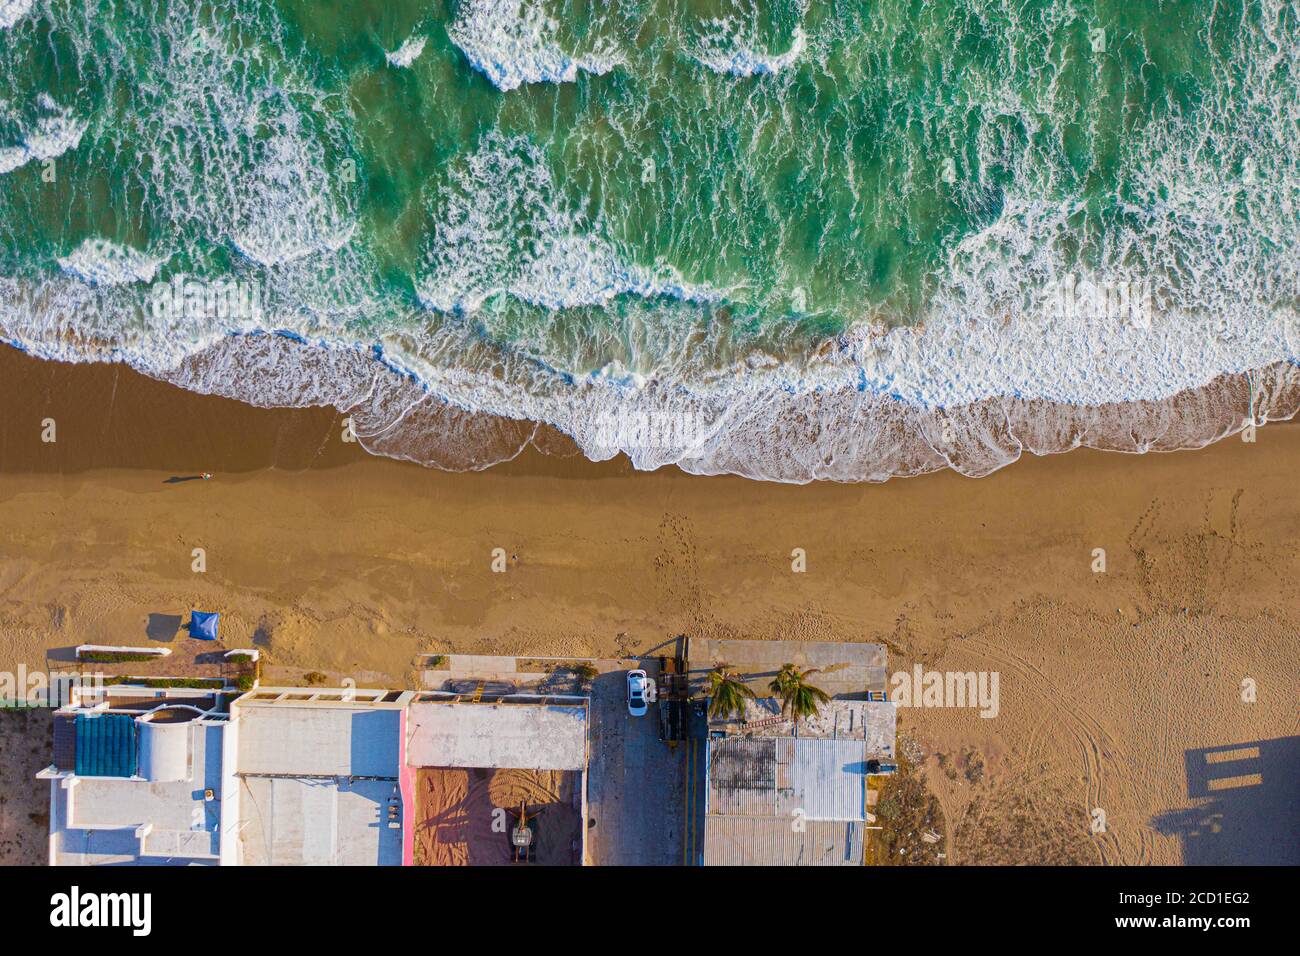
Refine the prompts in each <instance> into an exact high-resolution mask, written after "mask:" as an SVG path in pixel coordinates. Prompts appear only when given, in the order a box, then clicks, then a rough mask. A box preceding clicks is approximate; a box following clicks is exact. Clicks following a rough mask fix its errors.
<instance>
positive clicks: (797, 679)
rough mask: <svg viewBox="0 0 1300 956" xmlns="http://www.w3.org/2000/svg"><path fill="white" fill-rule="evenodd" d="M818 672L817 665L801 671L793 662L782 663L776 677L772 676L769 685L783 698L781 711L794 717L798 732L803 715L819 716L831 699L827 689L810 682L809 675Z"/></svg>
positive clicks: (774, 692)
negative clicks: (823, 706) (818, 712)
mask: <svg viewBox="0 0 1300 956" xmlns="http://www.w3.org/2000/svg"><path fill="white" fill-rule="evenodd" d="M816 673H817V668H816V667H810V668H809V669H808V670H803V671H801V670H800V669H799V668H798V667H796V666H795V665H793V664H782V665H781V669H780V670H779V671H777V674H776V677H774V678H772V683H770V684H768V685H767V686H768V687H769V688H771V690H772V693H773V694H775V695H776V696H777V697H780V698H781V711H782V712H783V713H789V714H790V716H791V717H793V718H794V727H795V731H796V732H798V730H799V719H800V718H801V717H815V716H817V711H818V710H820V709H821V705H822V704H825V703H828V702H829V701H830V699H831V698H830V695H829V694H827V693H826V691H824V690H822V689H821V688H820V687H815V686H813V685H812V684H810V683H808V675H810V674H816Z"/></svg>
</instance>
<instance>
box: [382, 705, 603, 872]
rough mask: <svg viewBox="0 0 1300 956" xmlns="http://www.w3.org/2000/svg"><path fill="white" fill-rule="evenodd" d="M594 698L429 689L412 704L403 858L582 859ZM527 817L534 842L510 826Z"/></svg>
mask: <svg viewBox="0 0 1300 956" xmlns="http://www.w3.org/2000/svg"><path fill="white" fill-rule="evenodd" d="M588 715H589V699H588V698H587V697H586V696H583V695H577V694H565V695H540V694H525V693H516V692H504V693H497V694H488V693H484V691H483V687H482V685H480V686H479V688H478V689H477V690H476V691H474V692H472V693H455V692H447V691H426V692H422V693H420V694H417V695H416V696H415V697H414V699H413V700H412V701H411V703H410V705H409V707H408V710H407V721H406V737H405V760H406V763H405V767H404V769H403V785H402V786H403V792H404V794H406V800H407V804H408V806H411V807H412V808H413V821H414V822H413V825H412V826H411V827H410V829H409V830H408V831H407V833H406V836H405V847H404V849H403V859H404V862H406V863H407V864H415V865H426V866H482V865H496V864H508V863H511V862H521V861H522V862H536V863H542V864H549V865H581V864H582V862H583V860H584V858H585V855H586V832H587V828H586V826H585V821H586V807H587V802H586V801H587V766H588V747H587V733H588ZM521 824H522V825H523V826H525V827H526V828H527V829H528V831H529V839H530V841H531V842H530V843H529V844H528V845H527V846H518V845H517V844H515V843H514V842H513V841H512V835H513V834H514V832H515V831H517V830H519V829H520V827H521Z"/></svg>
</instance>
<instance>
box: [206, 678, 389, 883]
mask: <svg viewBox="0 0 1300 956" xmlns="http://www.w3.org/2000/svg"><path fill="white" fill-rule="evenodd" d="M412 696H413V695H412V694H411V693H410V692H403V691H387V690H356V689H341V688H331V689H320V688H301V687H264V688H258V689H256V690H254V691H252V692H250V693H248V694H245V695H243V696H242V697H240V698H238V699H237V700H236V701H235V702H234V703H233V704H232V705H231V708H230V711H231V714H230V716H231V721H230V729H229V732H230V733H231V734H232V735H233V736H234V741H233V744H234V746H233V753H234V755H235V756H234V768H233V777H234V780H233V781H232V782H231V785H230V787H229V788H228V792H227V796H226V800H227V802H226V805H225V813H226V815H227V816H228V817H229V818H231V819H235V820H237V821H238V825H237V828H236V832H237V839H235V840H232V841H231V846H230V847H229V851H230V853H229V858H228V859H227V860H225V862H229V863H235V864H247V865H268V864H269V865H274V866H286V865H304V864H308V865H309V864H316V865H350V866H376V865H378V866H398V865H400V864H401V862H402V844H403V826H404V821H405V820H406V818H407V814H406V813H405V807H404V804H403V798H402V792H401V785H400V777H401V768H402V765H403V757H402V742H403V739H404V721H405V719H406V706H407V703H408V701H409V700H410V699H411V697H412Z"/></svg>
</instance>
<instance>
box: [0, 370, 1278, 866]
mask: <svg viewBox="0 0 1300 956" xmlns="http://www.w3.org/2000/svg"><path fill="white" fill-rule="evenodd" d="M0 389H3V391H2V392H0V397H2V399H3V401H4V404H5V409H6V413H5V415H4V416H2V417H0V528H3V529H4V533H3V535H2V536H0V662H2V663H3V666H0V670H14V669H16V668H17V667H18V666H20V665H25V666H26V667H27V668H28V669H29V671H30V670H32V669H54V668H55V667H57V666H58V664H59V662H60V661H61V660H63V657H62V655H65V654H66V652H67V649H68V648H70V647H73V646H75V645H77V644H79V643H83V642H85V643H112V644H141V645H149V646H157V645H156V644H154V643H153V642H155V641H169V640H172V639H173V635H174V633H175V629H176V627H177V626H178V624H179V621H180V620H181V618H182V617H183V616H184V615H186V614H187V613H188V611H189V610H190V609H193V608H199V609H204V610H217V611H220V612H221V613H222V634H221V637H222V642H221V646H223V647H226V648H230V647H239V646H243V647H248V646H256V647H258V648H259V649H261V650H262V652H263V655H264V661H265V663H266V667H267V671H266V675H265V679H266V680H267V681H268V682H276V683H298V682H300V681H302V680H303V678H304V676H305V674H306V673H307V672H310V671H320V672H322V673H324V674H326V675H327V677H328V679H329V680H330V681H339V680H342V679H344V678H351V679H354V680H356V681H357V683H358V685H359V686H379V685H384V684H391V685H400V686H408V685H409V686H414V685H415V684H416V683H417V682H418V665H417V662H418V659H419V655H422V654H437V653H488V654H491V653H497V654H529V655H548V656H563V657H603V658H625V657H630V656H632V655H636V654H643V653H648V652H650V651H652V650H653V649H654V648H656V647H659V646H660V645H662V644H663V643H664V642H666V641H670V640H672V639H673V638H675V637H676V636H677V635H679V634H687V635H689V636H692V637H745V638H753V639H762V640H774V639H781V640H791V641H803V640H830V641H872V642H880V643H883V644H885V645H887V647H888V648H889V664H888V666H889V670H890V672H891V673H896V672H899V671H909V670H910V669H911V668H912V667H913V666H914V665H915V664H918V663H919V664H922V665H923V666H924V667H925V668H926V669H927V670H929V669H939V670H945V669H955V670H962V671H998V672H1000V673H1001V675H1002V676H1001V685H1000V686H1001V691H1000V693H1001V698H1002V699H1001V706H1000V708H999V711H998V716H997V717H996V719H983V718H981V717H979V716H978V714H977V713H976V712H975V711H973V710H942V709H910V710H902V711H900V715H899V716H900V733H901V734H902V735H903V736H904V737H905V738H906V739H907V740H909V741H911V744H909V746H913V747H914V748H915V752H917V753H918V761H919V763H920V764H921V765H922V767H923V768H924V771H925V778H926V781H927V786H928V787H930V789H931V790H932V792H934V793H935V794H936V796H937V799H939V801H940V803H941V805H942V807H943V811H944V814H945V816H946V817H947V819H948V825H947V826H948V830H947V841H948V849H947V852H948V854H949V859H950V860H951V861H953V862H1035V861H1037V862H1043V861H1046V860H1048V859H1051V858H1054V857H1059V858H1061V859H1071V860H1086V861H1090V862H1154V863H1161V862H1163V863H1176V862H1179V861H1180V860H1185V859H1186V860H1190V859H1199V857H1196V856H1195V855H1194V853H1193V851H1192V850H1191V849H1189V846H1191V847H1194V844H1189V843H1188V839H1189V838H1188V836H1187V835H1186V834H1184V833H1181V832H1178V831H1176V830H1171V829H1170V828H1169V827H1168V826H1167V825H1166V824H1165V823H1163V822H1162V821H1164V820H1166V819H1168V816H1167V815H1168V814H1169V813H1171V812H1174V811H1183V810H1187V809H1188V808H1189V806H1193V805H1195V801H1193V800H1190V799H1189V797H1188V790H1187V781H1186V779H1185V768H1184V757H1183V755H1184V753H1185V752H1188V751H1193V750H1195V749H1196V748H1202V747H1210V746H1219V745H1224V744H1233V743H1239V742H1242V741H1260V740H1266V739H1272V738H1281V737H1287V736H1295V735H1296V734H1297V733H1300V728H1298V727H1297V721H1296V718H1295V714H1294V708H1293V706H1292V705H1293V702H1294V692H1293V691H1294V688H1293V687H1292V686H1291V685H1292V683H1293V681H1292V679H1291V674H1290V671H1291V670H1292V669H1293V668H1291V667H1290V666H1289V664H1288V662H1293V661H1294V660H1296V659H1297V658H1300V636H1298V635H1300V551H1297V550H1296V548H1295V547H1294V544H1293V542H1295V541H1296V540H1300V508H1297V507H1296V505H1295V502H1294V475H1295V469H1296V465H1297V463H1300V429H1296V428H1291V427H1287V428H1279V427H1274V426H1268V427H1264V428H1261V429H1259V431H1258V434H1257V436H1256V437H1257V440H1256V442H1254V443H1246V442H1242V441H1237V440H1234V441H1222V442H1219V443H1217V444H1214V445H1212V446H1209V447H1206V448H1203V449H1201V450H1199V451H1198V452H1196V453H1194V454H1191V453H1189V454H1186V455H1142V456H1132V455H1114V454H1107V453H1103V452H1097V451H1092V450H1089V449H1079V450H1076V451H1074V452H1072V453H1071V454H1068V455H1052V456H1047V457H1042V458H1039V457H1035V456H1027V457H1025V458H1024V459H1023V460H1022V461H1019V462H1017V463H1016V465H1015V466H1014V467H1010V468H1004V469H1001V470H999V471H997V472H996V473H995V474H993V475H990V476H989V477H987V478H982V479H980V480H978V481H969V480H965V479H964V478H963V477H962V476H961V475H959V474H957V473H955V472H953V471H950V470H948V471H942V472H938V473H935V474H930V475H925V476H921V477H916V478H914V479H912V480H909V481H891V482H887V483H884V484H843V483H835V482H819V483H815V484H809V485H791V484H780V483H774V482H755V481H750V480H747V479H744V478H739V477H734V476H719V477H709V478H701V477H695V476H691V475H686V474H683V473H681V472H679V471H676V470H675V469H661V470H659V471H656V472H640V471H636V470H635V469H633V468H632V467H631V465H630V464H629V463H628V462H627V461H626V459H619V460H614V461H609V462H603V463H594V464H593V463H591V462H589V461H587V460H586V459H585V458H583V457H582V456H580V455H572V456H570V457H556V456H545V455H542V454H541V453H540V452H537V451H534V450H531V449H529V450H528V451H526V452H525V453H524V454H523V455H521V456H520V457H519V458H518V459H517V460H515V461H512V462H509V463H507V464H504V465H500V466H497V467H494V468H490V469H487V470H485V471H482V472H442V471H437V470H433V469H428V468H424V467H420V466H417V465H414V464H411V463H409V462H402V461H395V460H391V459H385V458H381V457H375V456H372V455H370V454H368V453H367V452H365V451H364V450H362V449H361V448H360V447H359V446H358V445H356V444H349V443H345V442H343V441H342V440H341V435H342V425H341V422H342V415H341V414H340V413H338V412H335V411H333V410H329V409H320V408H315V409H296V410H286V409H262V408H254V407H252V406H247V405H243V404H241V403H239V402H236V401H233V400H230V399H224V398H217V397H211V396H201V395H197V394H194V393H189V392H185V391H183V390H180V389H177V388H175V387H174V386H170V385H167V384H165V383H161V382H157V381H154V380H152V379H148V378H146V377H144V376H142V375H139V374H138V373H135V372H133V371H131V370H130V369H128V368H126V367H125V366H108V365H97V366H90V365H85V366H69V365H56V364H53V363H45V362H42V361H40V360H36V359H32V358H29V357H25V356H21V355H19V354H18V353H8V354H5V353H3V352H2V351H0ZM45 418H53V419H54V421H55V426H56V432H57V441H55V442H53V443H43V442H41V440H40V438H41V431H42V427H43V426H42V420H43V419H45ZM204 471H208V472H212V473H213V475H214V478H213V480H211V481H186V482H183V483H170V484H169V483H167V479H168V478H169V477H173V476H180V477H183V476H187V475H194V474H197V473H200V472H204ZM196 547H201V548H203V549H204V550H205V555H206V570H205V571H204V572H203V573H195V572H194V571H193V570H192V561H193V557H192V553H193V549H194V548H196ZM498 547H499V548H503V549H504V550H505V551H506V553H507V555H509V556H510V561H509V564H508V568H507V571H506V572H505V573H494V572H493V571H492V570H491V560H492V551H493V549H494V548H498ZM795 548H803V549H805V551H806V560H807V570H806V572H804V573H795V572H794V571H793V570H792V565H791V554H792V551H793V549H795ZM1096 548H1104V549H1105V550H1106V553H1107V569H1106V571H1105V573H1102V574H1098V573H1094V572H1093V570H1092V568H1091V565H1092V563H1093V561H1094V555H1093V552H1094V549H1096ZM1244 676H1249V677H1251V678H1252V679H1254V680H1256V681H1257V682H1258V685H1259V701H1258V703H1257V704H1254V705H1252V706H1251V707H1244V706H1243V705H1242V703H1241V700H1240V697H1239V685H1240V682H1241V680H1242V678H1243V677H1244ZM901 746H902V741H901V740H900V748H901ZM972 754H978V756H979V761H980V765H981V766H982V767H983V768H984V771H983V776H982V778H981V780H980V782H978V783H976V782H974V781H972V780H970V779H968V777H967V776H964V775H960V774H959V775H957V776H956V777H950V776H949V773H948V771H949V770H950V769H951V767H953V766H954V765H959V764H961V762H962V761H964V760H968V759H972V758H971V757H970V755H972ZM32 793H33V794H34V797H32V798H31V799H34V800H35V801H36V802H37V803H39V802H40V801H45V802H48V801H47V796H46V795H45V794H44V790H43V789H42V788H40V787H36V788H34V790H33V791H32ZM25 799H26V798H25ZM1093 806H1104V807H1106V809H1107V812H1108V818H1109V821H1110V833H1109V835H1107V836H1106V837H1104V838H1096V837H1094V836H1091V835H1089V833H1088V829H1087V813H1088V810H1089V808H1090V807H1093ZM37 809H39V807H38V808H37ZM7 819H8V818H6V820H7ZM1179 819H1181V818H1179ZM1013 822H1015V823H1016V825H1017V826H1022V827H1027V828H1028V831H1027V832H1028V833H1029V836H1028V837H1026V836H1025V835H1024V834H1023V833H1012V832H1010V830H1009V829H1008V828H1010V827H1011V826H1012V823H1013ZM977 823H978V825H976V824H977ZM1075 823H1077V824H1078V825H1077V826H1075ZM19 824H22V825H24V826H26V825H27V824H24V823H23V820H22V819H19V820H18V823H17V824H14V825H15V826H18V825H19ZM8 826H9V823H8V822H4V823H3V825H2V826H0V829H5V828H6V827H8ZM999 828H1001V829H999ZM1062 828H1064V829H1062ZM32 833H33V836H32V838H33V839H35V838H37V837H38V836H39V835H38V834H35V831H32ZM1242 839H1243V840H1244V841H1245V842H1246V843H1247V844H1250V843H1251V841H1256V843H1257V845H1259V846H1264V845H1267V844H1268V841H1270V840H1273V841H1275V840H1276V833H1274V834H1271V835H1269V834H1260V835H1257V836H1249V835H1248V836H1246V837H1243V838H1242ZM38 842H39V841H38ZM1252 845H1253V844H1252ZM1189 854H1190V855H1189Z"/></svg>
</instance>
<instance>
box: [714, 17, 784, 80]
mask: <svg viewBox="0 0 1300 956" xmlns="http://www.w3.org/2000/svg"><path fill="white" fill-rule="evenodd" d="M745 32H746V31H745V29H744V27H743V26H742V25H741V24H740V22H739V21H737V20H735V19H731V18H727V19H713V20H710V21H708V24H707V28H706V30H705V31H704V35H703V37H702V38H701V39H700V41H699V43H698V44H697V45H696V47H695V49H694V51H693V54H692V55H693V56H694V58H695V60H696V62H698V63H699V64H700V65H701V66H705V67H707V68H708V69H710V70H712V71H713V72H714V73H726V74H730V75H731V76H773V75H775V74H777V73H780V72H781V71H782V70H785V69H788V68H789V67H791V66H793V65H794V64H795V63H796V62H797V61H798V60H799V57H801V56H802V55H803V52H804V49H805V47H806V46H807V44H808V36H807V34H806V33H804V31H803V28H802V27H796V28H795V31H794V35H793V36H792V37H791V38H790V46H789V48H788V49H786V50H785V51H784V52H783V53H768V52H763V51H761V50H757V49H755V48H753V47H752V46H750V45H749V44H748V43H747V41H746V40H745Z"/></svg>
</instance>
